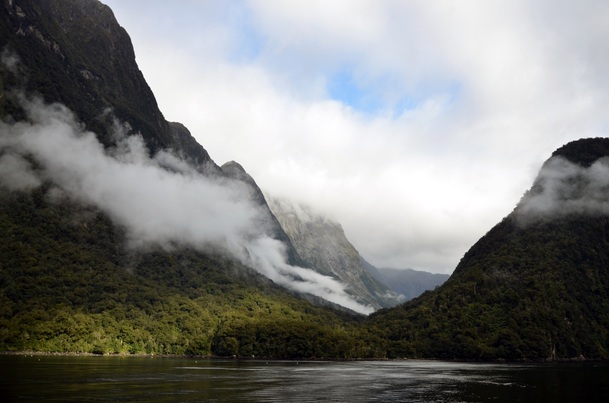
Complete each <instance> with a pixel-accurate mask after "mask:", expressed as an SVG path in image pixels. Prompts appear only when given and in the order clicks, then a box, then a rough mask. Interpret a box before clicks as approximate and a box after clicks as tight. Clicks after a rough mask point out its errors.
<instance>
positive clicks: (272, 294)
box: [0, 188, 369, 358]
mask: <svg viewBox="0 0 609 403" xmlns="http://www.w3.org/2000/svg"><path fill="white" fill-rule="evenodd" d="M0 231H1V233H2V234H3V236H2V237H1V239H0V350H34V351H44V352H88V353H99V354H112V353H121V354H131V353H146V354H196V355H220V356H247V357H251V356H258V357H259V356H264V357H277V358H280V357H281V358H286V357H288V358H311V357H318V358H321V357H327V358H352V357H356V356H362V355H366V354H369V353H367V350H366V348H367V347H366V345H365V344H364V343H363V342H361V341H358V337H356V336H355V332H356V331H357V329H356V328H355V327H354V325H355V322H356V319H357V317H356V316H355V315H352V314H347V313H344V312H340V311H335V310H332V309H329V308H323V307H319V306H315V305H313V304H311V303H309V302H307V301H305V300H303V299H301V298H298V297H297V296H295V295H292V294H290V293H288V292H287V291H285V290H283V289H281V288H279V287H277V286H275V285H274V284H273V283H272V282H270V281H269V280H267V279H265V278H263V277H262V276H260V275H258V274H257V273H255V272H253V271H252V270H249V269H248V268H246V267H243V266H241V265H239V264H237V263H235V262H234V261H232V260H230V259H227V258H225V257H221V256H214V255H212V254H202V253H199V252H196V251H192V250H183V249H177V248H174V249H170V250H163V249H161V248H156V249H154V250H146V251H144V250H131V249H128V248H126V247H125V246H124V245H125V234H124V233H123V232H122V230H121V229H120V228H118V227H116V226H115V225H114V224H113V223H112V222H111V221H110V220H109V219H108V217H106V216H105V215H103V214H102V213H100V212H99V211H97V210H95V209H93V208H87V207H82V206H79V205H76V204H74V203H72V202H70V201H68V200H61V201H52V199H51V198H50V193H49V192H47V191H46V189H44V188H43V189H39V190H35V191H33V192H32V193H23V192H22V193H7V192H4V191H3V192H0Z"/></svg>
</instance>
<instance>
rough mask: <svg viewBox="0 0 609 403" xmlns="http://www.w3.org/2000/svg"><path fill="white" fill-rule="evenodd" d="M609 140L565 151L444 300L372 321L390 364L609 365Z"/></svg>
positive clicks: (432, 296)
mask: <svg viewBox="0 0 609 403" xmlns="http://www.w3.org/2000/svg"><path fill="white" fill-rule="evenodd" d="M608 157H609V139H606V138H596V139H584V140H579V141H576V142H572V143H569V144H567V145H565V146H563V147H561V148H560V149H558V150H557V151H556V152H555V153H554V154H553V155H552V157H551V158H550V159H549V160H548V161H547V162H546V163H545V164H544V166H543V168H542V169H541V171H540V173H539V176H538V177H537V179H536V180H535V183H534V184H533V186H532V188H531V190H530V191H529V192H527V193H526V194H525V196H524V197H523V198H522V200H521V202H520V203H519V204H518V206H517V207H516V208H515V210H514V211H513V212H512V213H511V214H510V215H509V216H507V217H506V218H505V219H504V220H503V221H502V222H500V223H499V224H497V225H496V226H495V227H494V228H492V229H491V230H490V231H489V232H488V233H487V234H486V235H485V236H484V237H482V238H481V239H480V240H479V241H478V242H477V243H476V244H475V245H474V246H473V247H472V248H471V249H470V250H469V251H468V252H467V253H466V254H465V255H464V256H463V258H462V260H461V261H460V263H459V265H458V266H457V268H456V269H455V271H454V273H453V275H452V276H451V277H450V279H449V280H448V281H447V282H446V283H444V285H442V286H441V287H439V288H438V289H437V290H436V291H433V292H428V293H425V294H423V295H422V296H421V297H419V298H417V299H415V300H413V301H411V302H409V303H406V304H404V305H402V306H400V307H397V308H395V309H391V310H386V311H383V312H379V313H378V314H377V315H375V316H374V317H373V318H371V324H372V326H374V327H375V328H376V327H378V328H385V329H387V332H386V335H385V337H386V339H387V340H388V343H389V344H388V345H389V350H388V351H389V355H390V356H419V357H435V358H461V359H499V358H501V359H511V360H520V359H537V360H554V359H582V358H587V359H607V358H609V270H608V268H609V247H608V246H609V216H608V215H607V213H608V212H609V209H607V207H608V205H607V203H608V202H607V200H609V165H608V164H607V161H608Z"/></svg>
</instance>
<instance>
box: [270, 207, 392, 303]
mask: <svg viewBox="0 0 609 403" xmlns="http://www.w3.org/2000/svg"><path fill="white" fill-rule="evenodd" d="M268 200H269V206H270V208H271V210H272V211H273V213H274V214H275V216H276V217H277V219H278V220H279V223H280V224H281V227H282V228H283V229H284V231H285V232H286V234H287V235H288V237H289V238H290V241H291V243H292V244H293V245H294V247H295V248H296V251H297V252H298V254H299V255H300V256H301V257H302V258H303V259H304V261H305V262H306V264H307V265H308V266H310V267H312V268H314V269H315V270H316V271H318V272H319V273H321V274H323V275H326V276H331V277H334V278H336V279H338V280H339V281H340V282H341V283H343V284H345V285H347V287H348V288H347V292H348V293H349V294H351V295H353V296H354V297H355V298H356V300H357V301H358V302H360V303H362V304H364V305H369V306H371V307H373V308H375V309H378V308H382V307H389V306H394V305H397V304H398V303H399V302H400V299H399V295H398V294H396V293H394V292H392V291H391V290H390V289H389V288H388V287H387V286H386V285H385V284H383V283H382V282H381V281H379V280H377V279H376V278H374V277H373V276H372V275H371V274H370V273H369V272H368V271H367V270H366V269H365V268H364V266H363V264H362V259H361V257H360V255H359V252H358V251H357V250H356V249H355V247H353V245H352V244H351V243H350V242H349V240H348V239H347V237H346V236H345V232H344V231H343V228H342V227H341V225H340V224H339V223H337V222H334V221H332V220H330V219H328V218H326V217H323V216H322V215H320V214H317V213H315V212H314V211H313V210H312V209H311V208H310V207H308V206H304V205H302V204H299V203H294V202H291V201H288V200H285V199H278V198H272V197H269V198H268Z"/></svg>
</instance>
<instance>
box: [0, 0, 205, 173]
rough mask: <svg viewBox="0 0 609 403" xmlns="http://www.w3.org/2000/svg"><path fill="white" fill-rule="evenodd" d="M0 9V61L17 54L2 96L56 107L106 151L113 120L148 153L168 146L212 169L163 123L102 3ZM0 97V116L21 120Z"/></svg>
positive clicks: (28, 2) (185, 137)
mask: <svg viewBox="0 0 609 403" xmlns="http://www.w3.org/2000/svg"><path fill="white" fill-rule="evenodd" d="M0 7H1V10H2V12H1V13H0V19H1V20H0V38H2V41H1V42H0V47H1V48H0V50H2V52H3V58H7V57H11V56H12V55H13V54H14V55H16V57H18V59H19V64H13V66H14V68H15V69H18V70H19V73H20V74H8V73H7V72H6V71H5V72H4V74H2V76H1V79H2V82H4V85H3V87H4V89H5V91H7V92H9V90H11V89H14V88H19V89H22V90H24V91H25V92H26V93H37V94H40V95H42V96H43V97H44V100H45V101H46V102H47V103H52V102H61V103H62V104H64V105H66V106H67V107H68V108H69V109H70V110H72V111H74V113H75V114H76V115H77V116H78V118H79V119H80V120H81V121H82V122H83V123H84V124H85V126H86V129H88V130H91V131H93V132H95V133H96V134H97V135H98V138H99V140H100V141H101V142H102V143H103V144H104V145H105V146H113V145H115V136H114V134H113V129H112V128H113V124H114V121H113V118H114V117H116V118H117V119H118V121H120V122H121V123H123V124H127V125H129V127H130V128H131V129H132V131H133V132H138V133H141V134H142V136H143V138H144V140H145V142H146V145H147V147H148V148H149V151H150V152H151V153H152V154H154V153H156V152H158V151H159V150H163V149H171V150H173V151H174V152H175V153H177V154H178V155H179V156H180V157H181V158H184V159H186V160H188V161H190V162H192V163H193V164H195V165H196V166H197V167H198V168H199V169H201V170H205V171H208V172H215V171H216V170H217V166H216V165H215V164H214V163H213V161H212V160H211V158H210V157H209V155H208V153H207V152H206V151H205V149H203V147H202V146H201V145H199V144H198V143H197V142H196V141H195V139H194V138H193V137H192V136H191V135H190V133H189V132H188V130H187V129H186V128H185V127H183V126H181V125H179V124H171V123H168V122H167V121H165V119H164V118H163V114H162V113H161V112H160V110H159V108H158V106H157V103H156V99H155V97H154V95H153V94H152V91H151V90H150V87H149V86H148V84H147V83H146V81H145V80H144V76H143V75H142V73H141V71H140V70H139V68H138V66H137V63H136V62H135V53H134V51H133V46H132V44H131V39H130V38H129V35H128V34H127V32H126V31H125V30H124V29H123V28H122V27H121V26H120V25H118V23H117V22H116V20H115V19H114V15H113V14H112V10H110V8H109V7H108V6H106V5H104V4H102V3H100V2H99V1H97V0H82V1H59V0H50V1H34V0H18V1H12V0H3V1H2V5H1V6H0ZM1 87H2V86H0V88H1ZM0 100H1V101H2V102H1V105H0V112H3V114H5V115H6V114H10V115H12V116H13V117H15V118H16V119H18V120H19V119H21V118H24V117H25V116H24V113H23V111H22V110H21V108H20V105H19V103H18V102H15V101H14V97H11V96H10V93H8V94H6V95H5V96H3V97H1V98H0Z"/></svg>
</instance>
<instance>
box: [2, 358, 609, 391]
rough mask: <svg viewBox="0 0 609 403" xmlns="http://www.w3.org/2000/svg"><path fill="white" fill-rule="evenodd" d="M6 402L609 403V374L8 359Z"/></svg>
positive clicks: (488, 367)
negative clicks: (608, 402)
mask: <svg viewBox="0 0 609 403" xmlns="http://www.w3.org/2000/svg"><path fill="white" fill-rule="evenodd" d="M0 401H2V402H10V401H31V402H40V401H57V402H60V401H61V402H64V401H67V402H70V401H72V402H97V401H99V402H104V401H124V402H349V403H353V402H607V401H609V364H607V363H602V364H599V363H562V364H527V365H519V364H469V363H454V362H442V361H401V362H383V361H380V362H379V361H372V362H293V361H280V362H277V361H269V362H266V361H236V360H206V359H203V360H202V359H194V358H193V359H188V358H144V357H125V358H121V357H56V356H0Z"/></svg>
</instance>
